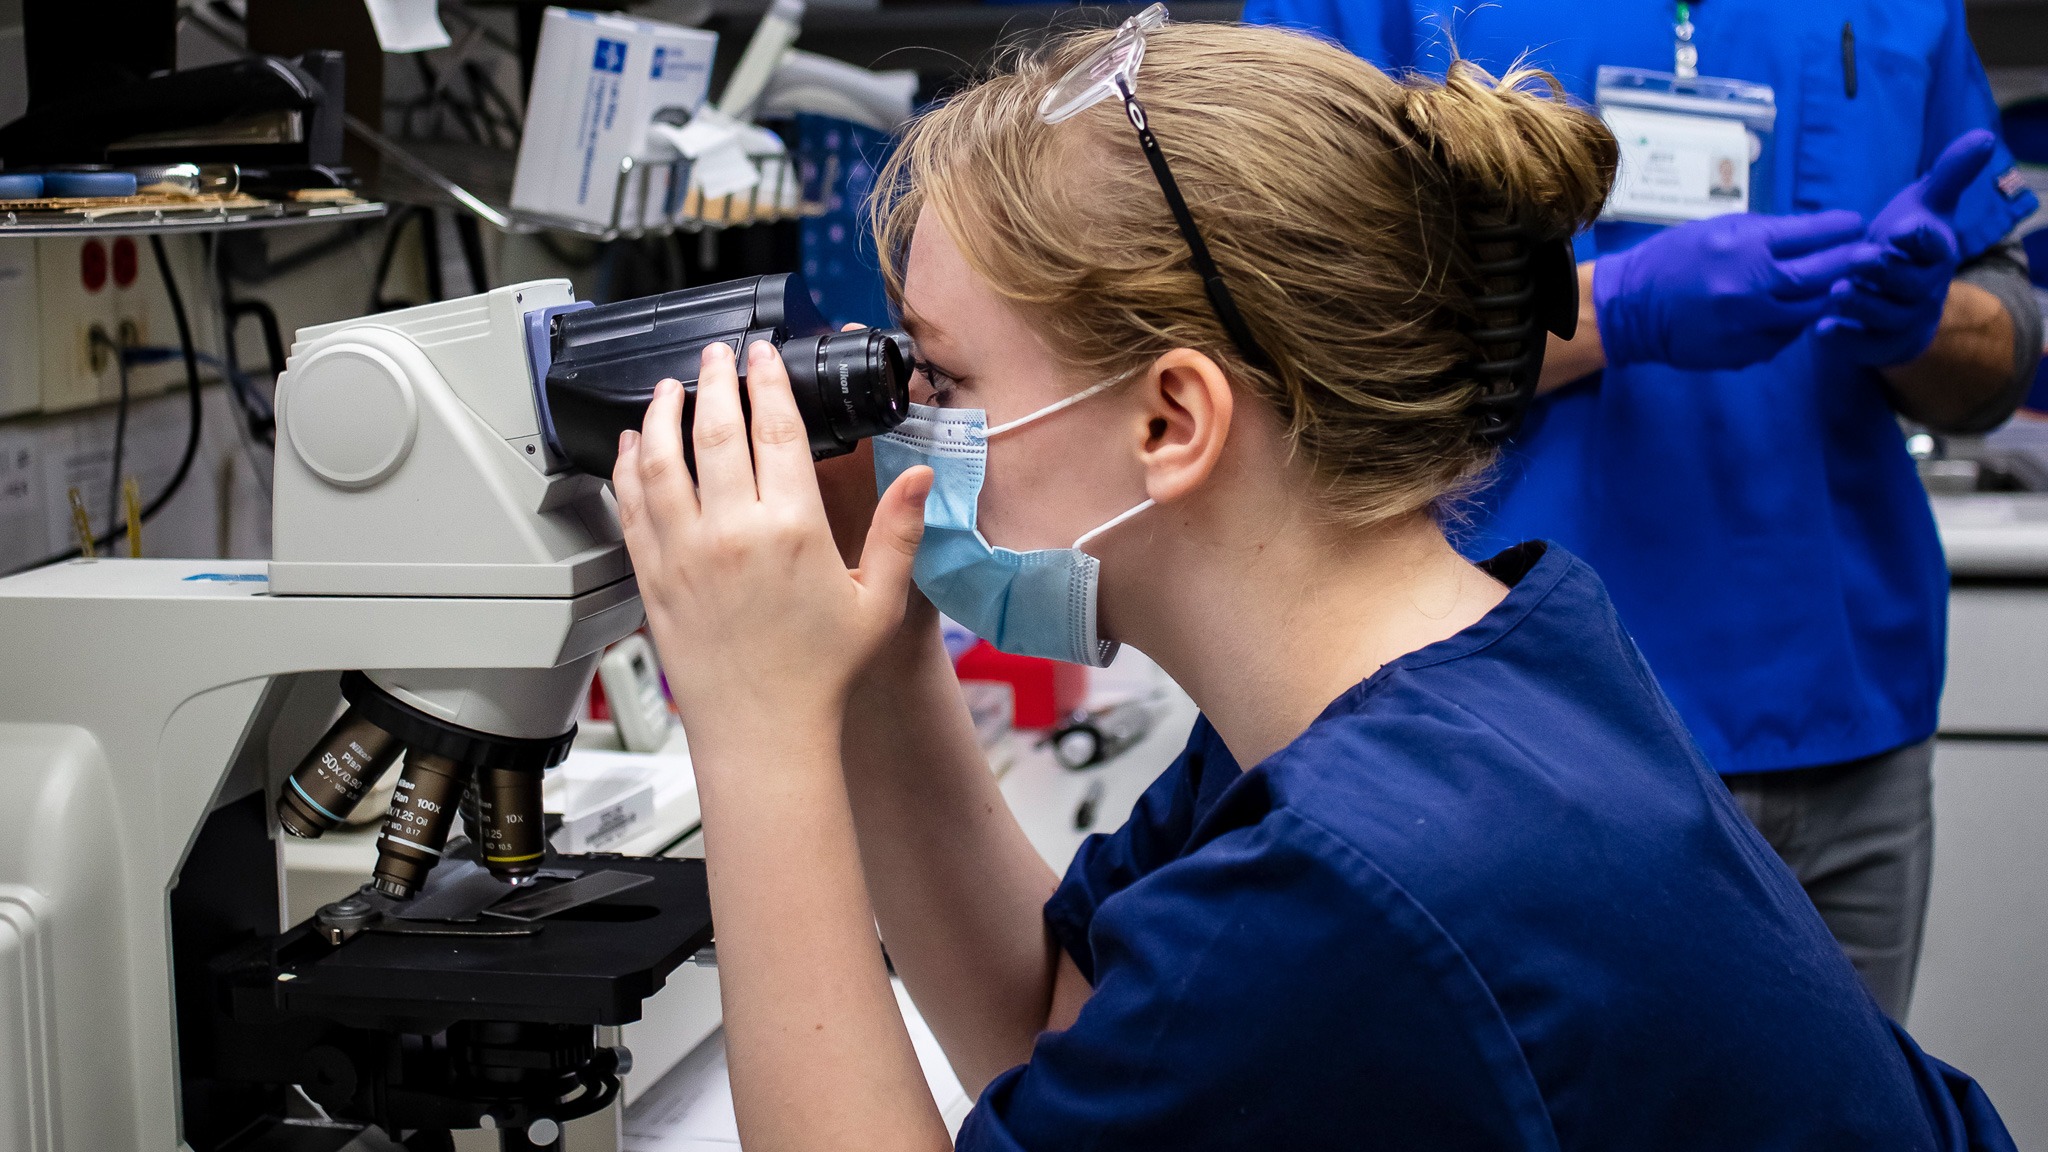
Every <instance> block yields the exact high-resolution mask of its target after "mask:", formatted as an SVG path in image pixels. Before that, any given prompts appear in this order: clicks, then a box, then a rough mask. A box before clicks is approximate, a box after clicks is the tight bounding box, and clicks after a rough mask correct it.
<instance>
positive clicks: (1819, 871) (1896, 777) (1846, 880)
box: [1723, 740, 1934, 1021]
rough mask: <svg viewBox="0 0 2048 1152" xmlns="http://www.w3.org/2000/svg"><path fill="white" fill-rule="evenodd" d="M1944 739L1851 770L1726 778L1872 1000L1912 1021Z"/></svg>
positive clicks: (1850, 765)
mask: <svg viewBox="0 0 2048 1152" xmlns="http://www.w3.org/2000/svg"><path fill="white" fill-rule="evenodd" d="M1933 765H1934V741H1933V740H1927V741H1924V742H1922V743H1919V744H1908V745H1906V746H1905V747H1903V748H1895V749H1893V750H1892V751H1890V752H1883V753H1879V754H1878V755H1876V756H1872V757H1869V758H1868V759H1864V760H1851V761H1849V762H1847V763H1845V764H1828V765H1823V766H1821V767H1818V768H1795V769H1792V770H1790V771H1785V772H1749V773H1742V774H1739V775H1734V776H1727V777H1723V779H1725V780H1726V781H1727V783H1728V791H1729V792H1731V793H1733V794H1734V796H1735V802H1736V803H1737V804H1739V805H1741V807H1742V811H1743V813H1744V814H1745V815H1747V816H1748V817H1749V821H1750V823H1752V824H1754V825H1756V827H1757V831H1759V832H1762V833H1763V835H1764V839H1765V840H1767V841H1769V842H1770V845H1771V847H1772V848H1774V849H1776V850H1777V853H1778V855H1779V857H1780V858H1782V859H1783V860H1784V861H1785V864H1786V866H1787V867H1789V868H1791V869H1792V874H1793V875H1794V876H1797V877H1798V878H1799V884H1800V886H1801V887H1803V888H1805V889H1806V894H1807V896H1808V897H1810V898H1811V899H1812V900H1813V905H1814V907H1815V908H1818V909H1819V910H1820V917H1821V919H1822V920H1825V921H1826V922H1827V926H1828V931H1830V932H1832V933H1834V936H1835V939H1836V940H1837V941H1838V942H1840V943H1841V945H1842V950H1843V951H1844V952H1847V953H1848V954H1849V962H1850V963H1852V964H1854V965H1855V966H1856V971H1857V973H1858V974H1860V975H1861V976H1862V977H1863V983H1864V984H1865V985H1867V986H1868V987H1869V988H1870V992H1871V995H1873V996H1875V997H1876V998H1877V1002H1878V1004H1879V1005H1880V1006H1881V1007H1883V1008H1884V1010H1885V1011H1886V1012H1887V1013H1889V1014H1890V1015H1891V1017H1892V1019H1894V1020H1900V1021H1903V1020H1904V1019H1905V1018H1906V1007H1907V1005H1908V1004H1910V1003H1911V1002H1912V1000H1913V973H1914V971H1915V969H1917V968H1918V967H1919V965H1920V933H1921V929H1922V928H1923V927H1924V926H1925V924H1926V921H1927V880H1928V873H1929V871H1930V870H1931V866H1932V864H1933V862H1934V782H1933Z"/></svg>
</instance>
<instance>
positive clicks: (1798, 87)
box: [1244, 0, 2034, 772]
mask: <svg viewBox="0 0 2048 1152" xmlns="http://www.w3.org/2000/svg"><path fill="white" fill-rule="evenodd" d="M1454 9H1457V10H1458V11H1457V12H1456V15H1455V16H1454V15H1453V10H1454ZM1692 12H1693V23H1694V24H1695V25H1696V29H1697V31H1696V33H1695V42H1696V43H1697V44H1698V46H1699V71H1700V74H1701V75H1710V76H1724V77H1735V78H1738V79H1743V80H1750V81H1759V82H1762V83H1766V84H1769V85H1771V86H1772V87H1773V88H1774V89H1775V90H1776V92H1777V107H1778V119H1777V129H1776V134H1775V138H1774V145H1773V146H1774V147H1775V148H1776V149H1777V158H1776V159H1777V162H1776V165H1775V175H1776V187H1775V203H1776V204H1777V205H1778V206H1779V208H1778V210H1779V211H1791V212H1814V211H1818V210H1820V209H1824V208H1851V209H1855V210H1856V211H1859V212H1862V213H1864V214H1865V215H1866V216H1868V215H1871V214H1874V213H1875V212H1876V211H1877V210H1878V209H1880V208H1882V207H1883V206H1884V204H1885V202H1886V201H1887V200H1889V199H1890V198H1891V196H1892V195H1893V194H1894V193H1896V192H1897V191H1898V190H1899V189H1901V188H1903V187H1904V186H1905V185H1907V184H1908V183H1910V182H1912V181H1913V180H1914V179H1915V178H1916V177H1918V176H1919V175H1920V174H1921V173H1923V172H1925V171H1926V170H1927V168H1928V167H1929V166H1930V165H1931V164H1932V163H1933V161H1934V158H1935V157H1936V156H1938V155H1939V154H1940V152H1941V150H1942V148H1943V147H1945V146H1946V145H1947V144H1948V143H1949V142H1950V141H1951V140H1953V139H1955V138H1956V137H1957V136H1959V135H1961V134H1962V133H1964V132H1965V131H1967V130H1969V129H1971V128H1990V129H1993V130H1994V131H1995V130H1996V129H1997V127H1998V117H1997V108H1996V107H1995V105H1994V104H1993V102H1992V98H1991V91H1990V87H1989V85H1988V84H1987V83H1986V81H1985V79H1984V72H1983V69H1982V67H1981V66H1980V65H1979V64H1978V61H1977V56H1976V52H1975V51H1974V49H1972V47H1971V46H1970V42H1969V38H1968V36H1967V34H1966V32H1965V29H1964V26H1963V7H1962V3H1961V0H1805V2H1788V0H1703V2H1698V3H1695V4H1694V5H1693V8H1692ZM1244 18H1245V19H1246V20H1247V21H1249V22H1254V23H1270V24H1286V25H1291V26H1295V27H1301V28H1307V29H1310V30H1314V31H1319V32H1321V33H1322V34H1324V35H1327V36H1331V37H1334V38H1336V39H1337V40H1339V41H1341V42H1342V43H1343V44H1344V46H1345V47H1347V48H1350V49H1351V50H1352V51H1354V52H1356V53H1358V54H1359V55H1361V56H1363V57H1365V58H1366V59H1368V60H1371V61H1373V62H1374V63H1376V64H1379V65H1381V66H1382V67H1385V68H1388V69H1390V70H1400V69H1408V68H1414V69H1418V70H1420V71H1423V72H1425V73H1429V74H1432V75H1436V76H1441V75H1442V74H1443V71H1444V69H1445V67H1446V65H1447V61H1448V59H1449V57H1448V50H1447V47H1446V43H1445V37H1444V35H1443V32H1442V30H1443V29H1451V30H1453V31H1454V33H1455V38H1456V43H1457V47H1458V50H1459V52H1460V53H1462V54H1463V55H1464V56H1465V57H1466V58H1468V59H1471V60H1474V61H1476V62H1478V63H1480V64H1481V65H1483V66H1484V67H1485V68H1486V69H1487V70H1488V71H1490V72H1492V73H1494V74H1495V75H1499V74H1500V73H1501V72H1503V71H1505V70H1506V68H1507V67H1508V66H1509V65H1510V64H1512V63H1513V62H1514V61H1515V59H1516V58H1517V57H1519V56H1521V55H1522V54H1524V53H1525V52H1526V53H1527V54H1528V56H1529V59H1530V61H1531V62H1532V63H1534V64H1536V65H1538V66H1540V67H1543V68H1545V69H1548V70H1549V71H1551V72H1553V73H1554V74H1556V76H1557V77H1558V79H1559V80H1560V81H1561V82H1562V83H1563V84H1564V86H1565V88H1566V89H1567V90H1568V91H1569V92H1570V93H1571V94H1572V95H1573V96H1575V97H1577V98H1579V99H1582V100H1586V101H1589V102H1590V101H1591V100H1592V99H1593V95H1594V82H1595V76H1596V72H1597V70H1598V68H1599V66H1600V65H1602V64H1616V65H1626V66H1632V67H1637V68H1648V69H1654V70H1658V71H1665V72H1668V71H1670V70H1671V66H1672V45H1673V38H1672V27H1671V21H1672V5H1671V4H1670V3H1668V2H1658V0H1496V2H1494V3H1489V4H1474V3H1470V2H1469V0H1415V2H1413V3H1410V2H1409V0H1249V3H1247V4H1246V6H1245V13H1244ZM1845 28H1847V29H1849V38H1850V39H1851V40H1852V41H1853V45H1854V48H1853V51H1852V52H1845V51H1844V45H1843V40H1844V29H1845ZM1851 67H1853V70H1854V79H1853V83H1851V81H1850V79H1849V76H1848V73H1847V70H1848V69H1849V68H1851ZM2011 166H2012V158H2011V156H2010V155H2009V154H2007V153H2006V151H2005V149H2004V147H2003V145H2002V144H2001V146H2000V148H1999V151H1998V154H1997V155H1996V156H1994V157H1993V159H1992V161H1991V163H1990V164H1989V165H1988V166H1987V167H1986V169H1985V173H1984V175H1983V176H1982V177H1980V178H1979V179H1978V181H1977V183H1976V184H1975V185H1974V186H1973V187H1972V188H1971V189H1970V190H1969V191H1968V192H1967V193H1966V194H1965V196H1964V200H1963V204H1962V206H1961V209H1960V214H1959V215H1960V222H1961V227H1960V229H1959V233H1960V238H1961V240H1962V242H1963V246H1964V250H1965V254H1966V255H1971V256H1974V255H1976V254H1978V253H1980V252H1982V251H1983V250H1984V249H1986V248H1987V247H1989V246H1991V245H1992V244H1994V243H1996V242H1997V241H1998V240H1999V239H2000V238H2001V237H2002V236H2004V235H2005V234H2006V233H2007V232H2008V231H2009V230H2010V229H2011V228H2012V227H2013V225H2015V224H2016V223H2018V222H2019V220H2021V219H2022V218H2024V217H2025V216H2026V215H2027V214H2028V213H2029V212H2030V211H2032V208H2033V204H2034V198H2033V196H2032V195H2031V194H2029V193H2026V192H2025V191H2024V190H2021V189H2018V187H2017V185H2016V184H2015V183H2012V182H2008V183H2007V185H2006V187H2007V188H2009V189H2012V190H2014V193H2015V194H2014V197H2013V198H2010V199H2009V198H2008V197H2007V196H2005V195H2004V194H2002V193H2001V192H2000V190H1999V178H2000V177H2001V176H2003V175H2005V174H2007V173H2008V172H2009V170H2010V169H2011ZM1654 230H1655V229H1654V228H1652V227H1650V226H1646V225H1639V224H1602V225H1597V226H1596V227H1595V228H1594V229H1593V230H1592V232H1591V233H1590V234H1589V235H1587V236H1584V237H1581V238H1580V250H1579V256H1580V258H1581V259H1591V258H1593V257H1594V256H1596V255H1598V254H1600V253H1605V252H1616V251H1620V250H1622V249H1624V248H1627V247H1630V246H1631V245H1633V244H1635V243H1636V242H1638V241H1640V240H1641V239H1642V238H1643V237H1645V236H1647V235H1649V234H1650V233H1651V232H1653V231H1654ZM1535 537H1544V538H1549V539H1554V540H1557V541H1559V542H1560V543H1562V544H1564V545H1565V546H1566V547H1569V548H1570V549H1571V550H1572V551H1574V552H1575V553H1577V554H1578V555H1580V556H1582V557H1584V558H1585V560H1586V561H1587V562H1588V563H1590V564H1591V565H1593V567H1594V568H1595V569H1597V570H1598V571H1599V572H1600V574H1601V576H1602V577H1604V578H1605V579H1606V581H1607V585H1608V587H1609V588H1610V589H1611V590H1612V592H1613V595H1614V602H1615V604H1616V605H1617V606H1618V607H1619V608H1620V609H1621V617H1622V619H1623V620H1625V621H1627V622H1628V627H1629V630H1630V631H1631V632H1632V633H1633V634H1634V635H1635V638H1636V641H1637V642H1638V643H1639V644H1641V645H1642V649H1643V653H1644V655H1646V656H1647V657H1649V661H1650V666H1651V667H1652V668H1654V669H1656V671H1657V676H1658V678H1659V679H1660V680H1661V681H1662V683H1663V686H1664V689H1665V691H1667V692H1669V693H1670V695H1671V700H1672V702H1673V703H1674V704H1675V705H1676V706H1677V708H1678V711H1679V714H1680V715H1681V716H1683V717H1684V718H1685V721H1686V723H1687V725H1688V726H1689V727H1690V728H1691V729H1692V733H1693V735H1694V737H1695V738H1696V739H1698V741H1699V743H1700V745H1701V747H1702V748H1703V749H1704V751H1705V752H1706V754H1707V759H1708V761H1709V762H1711V763H1712V764H1713V765H1714V766H1715V767H1716V768H1718V769H1719V770H1720V771H1722V772H1757V771H1770V770H1775V769H1782V768H1798V767H1807V766H1812V765H1818V764H1830V763H1839V762H1841V761H1845V760H1852V759H1856V758H1859V757H1863V756H1869V755H1874V754H1876V753H1879V752H1883V751H1887V750H1889V749H1892V748H1896V747H1899V746H1901V745H1904V744H1908V743H1913V742H1916V741H1919V740H1923V739H1925V738H1927V737H1928V736H1931V735H1932V734H1933V733H1934V726H1935V708H1936V704H1937V702H1938V701H1939V698H1940V695H1941V681H1942V672H1943V658H1944V647H1945V633H1946V628H1947V604H1948V600H1947V597H1948V574H1947V569H1946V566H1945V565H1944V563H1943V560H1942V555H1941V544H1940V541H1939V538H1938V537H1937V536H1936V534H1935V529H1934V520H1933V516H1932V514H1931V513H1930V512H1929V510H1928V505H1927V497H1926V495H1925V493H1924V492H1923V491H1922V489H1921V486H1920V482H1919V479H1918V478H1917V476H1916V475H1915V473H1914V469H1913V466H1912V462H1911V460H1910V459H1909V458H1908V457H1907V455H1906V452H1905V448H1904V445H1903V441H1902V437H1901V436H1900V434H1899V431H1898V427H1897V424H1896V423H1895V421H1894V418H1893V413H1892V409H1891V406H1890V404H1889V402H1888V401H1887V399H1886V395H1885V387H1884V382H1883V380H1882V379H1881V378H1880V377H1879V376H1878V374H1877V373H1876V372H1874V371H1872V370H1870V369H1867V368H1859V367H1856V366H1853V365H1847V364H1842V363H1837V362H1832V361H1831V360H1830V359H1829V358H1828V357H1826V356H1824V355H1822V354H1821V353H1820V352H1819V351H1818V350H1817V349H1816V347H1815V346H1814V343H1813V342H1812V341H1811V339H1801V340H1799V341H1797V342H1795V343H1794V344H1792V345H1791V346H1790V347H1789V348H1787V349H1785V351H1784V352H1782V353H1781V354H1780V355H1779V356H1778V357H1776V358H1775V359H1773V360H1771V361H1769V362H1767V363H1764V364H1759V365H1756V366H1754V367H1751V368H1749V369H1746V370H1743V371H1738V372H1684V371H1678V370H1675V369H1672V368H1667V367H1663V366H1660V365H1648V364H1645V365H1634V366H1630V367H1627V368H1623V369H1609V370H1608V371H1606V372H1605V373H1603V374H1600V375H1596V376H1594V377H1592V378H1590V379H1588V380H1585V381H1581V382H1579V383H1577V384H1574V385H1572V386H1570V387H1567V388H1564V389H1561V390H1559V391H1557V392H1555V393H1552V394H1551V395H1549V396H1547V397H1545V398H1543V399H1540V400H1538V401H1537V403H1536V405H1535V407H1534V410H1533V411H1532V412H1531V414H1530V416H1529V419H1528V422H1527V424H1526V425H1525V428H1524V431H1523V432H1522V434H1521V435H1520V437H1519V438H1518V440H1517V442H1516V443H1515V444H1514V445H1513V446H1512V447H1511V448H1510V450H1509V451H1508V452H1507V453H1506V455H1505V458H1504V460H1503V462H1502V468H1501V471H1500V480H1499V482H1498V483H1497V484H1496V485H1495V486H1494V487H1493V488H1492V490H1491V491H1490V492H1489V493H1487V494H1486V495H1485V497H1484V498H1483V499H1482V501H1481V508H1480V509H1479V512H1478V515H1477V517H1476V530H1475V531H1474V532H1473V533H1472V534H1471V535H1470V536H1469V538H1467V539H1465V540H1463V541H1461V546H1462V547H1464V548H1465V549H1466V550H1467V552H1468V554H1470V555H1474V556H1483V555H1487V554H1489V553H1491V552H1493V551H1495V550H1497V549H1499V548H1502V547H1505V546H1506V545H1508V544H1511V543H1513V542H1515V541H1517V540H1524V539H1530V538H1535Z"/></svg>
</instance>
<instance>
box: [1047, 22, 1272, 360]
mask: <svg viewBox="0 0 2048 1152" xmlns="http://www.w3.org/2000/svg"><path fill="white" fill-rule="evenodd" d="M1165 26H1166V5H1164V4H1154V5H1152V6H1151V7H1149V8H1147V9H1145V10H1144V11H1143V12H1140V13H1138V14H1137V15H1136V16H1133V17H1131V18H1130V19H1128V20H1126V21H1124V22H1123V24H1122V25H1121V26H1120V27H1118V28H1117V30H1116V35H1115V36H1113V37H1111V38H1110V41H1109V43H1107V44H1105V45H1103V46H1102V49H1101V50H1100V51H1098V52H1096V53H1095V54H1094V55H1093V56H1090V57H1089V58H1088V59H1086V60H1083V61H1082V62H1081V63H1079V64H1077V65H1075V66H1074V68H1073V70H1072V71H1070V72H1068V73H1067V74H1066V75H1065V76H1062V77H1061V78H1060V81H1059V83H1057V84H1054V85H1053V86H1052V88H1051V90H1050V91H1048V92H1046V94H1045V99H1043V100H1041V101H1039V103H1038V118H1039V119H1040V120H1043V121H1045V122H1046V123H1047V124H1058V123H1061V122H1062V121H1066V120H1070V119H1072V118H1073V117H1075V116H1078V115H1080V114H1081V113H1082V112H1084V111H1086V110H1088V109H1089V108H1093V107H1094V106H1095V105H1097V104H1100V103H1101V102H1102V101H1104V100H1107V99H1108V98H1110V97H1111V96H1115V97H1117V98H1119V99H1121V100H1122V101H1123V105H1124V115H1125V116H1127V117H1129V118H1130V121H1131V127H1133V128H1135V129H1137V131H1138V146H1139V147H1140V148H1142V149H1143V150H1144V152H1145V160H1146V162H1147V163H1148V164H1150V165H1151V166H1152V175H1153V178H1154V179H1156V180H1158V181H1159V191H1160V192H1161V193H1163V194H1164V195H1165V196H1166V207H1167V208H1168V209H1169V210H1171V211H1172V213H1173V222H1174V224H1175V225H1177V226H1178V227H1179V228H1180V234H1181V238H1182V239H1184V240H1186V241H1187V245H1188V255H1189V257H1190V258H1191V259H1192V261H1193V263H1194V266H1195V272H1196V273H1197V274H1198V275H1200V276H1201V277H1202V290H1203V292H1204V293H1205V294H1207V296H1208V297H1209V306H1210V307H1211V308H1213V309H1215V312H1216V319H1217V320H1219V321H1221V322H1222V324H1223V330H1224V331H1225V332H1226V333H1228V334H1229V335H1230V341H1231V343H1233V344H1235V345H1237V350H1238V352H1239V353H1240V354H1242V355H1243V356H1244V358H1245V359H1246V360H1247V361H1248V362H1250V363H1251V364H1252V366H1253V367H1256V368H1261V369H1265V370H1268V371H1270V370H1272V368H1273V358H1272V357H1270V356H1268V355H1266V350H1265V349H1264V348H1261V347H1260V346H1259V342H1258V341H1257V340H1256V339H1254V338H1253V337H1252V332H1251V328H1250V327H1249V326H1248V325H1246V324H1245V322H1244V315H1243V314H1242V313H1240V312H1239V311H1238V310H1237V302H1236V301H1235V300H1232V299H1231V297H1230V289H1229V288H1228V287H1226V286H1225V285H1224V283H1223V273H1222V272H1220V271H1218V270H1217V268H1216V261H1215V260H1214V259H1212V258H1211V257H1210V255H1209V245H1208V244H1207V243H1205V242H1204V241H1203V240H1202V233H1201V230H1200V229H1198V228H1196V227H1195V218H1194V216H1193V214H1191V213H1190V212H1189V211H1188V203H1187V201H1186V200H1185V199H1183V198H1182V197H1181V194H1180V185H1178V184H1176V183H1174V180H1173V170H1172V169H1171V168H1169V167H1167V165H1166V153H1164V152H1162V151H1160V150H1159V141H1158V139H1157V138H1156V137H1155V136H1153V134H1152V129H1151V127H1150V126H1149V125H1148V124H1147V123H1146V120H1145V106H1144V105H1142V104H1140V103H1138V92H1137V87H1138V65H1139V64H1140V63H1142V62H1143V61H1144V59H1145V35H1146V34H1147V33H1149V32H1154V31H1157V30H1158V29H1160V28H1163V27H1165Z"/></svg>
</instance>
